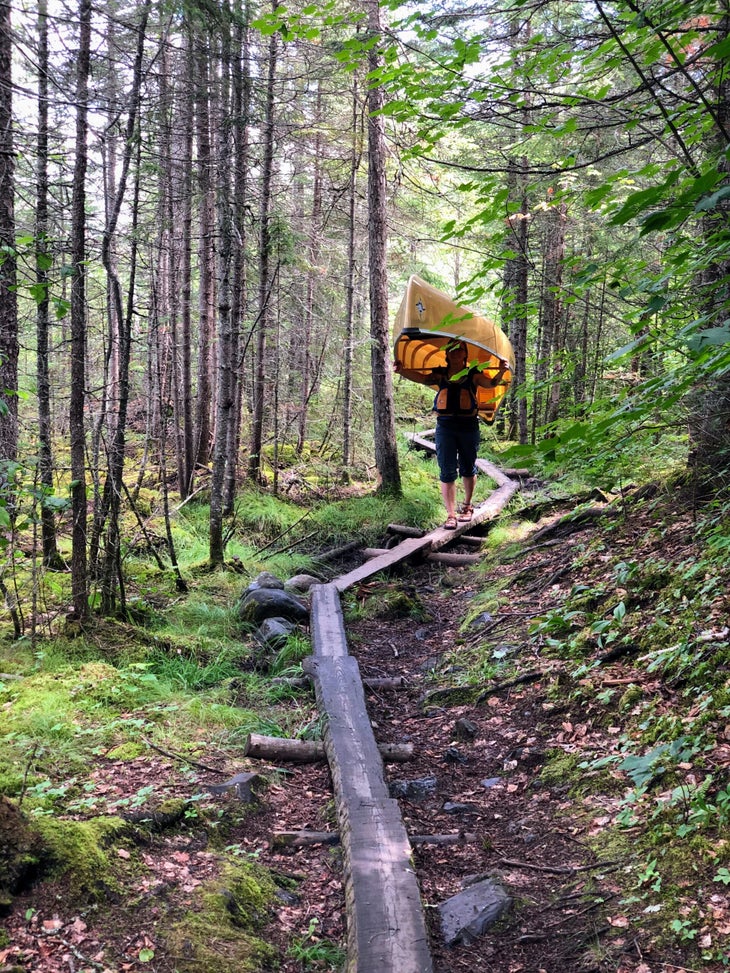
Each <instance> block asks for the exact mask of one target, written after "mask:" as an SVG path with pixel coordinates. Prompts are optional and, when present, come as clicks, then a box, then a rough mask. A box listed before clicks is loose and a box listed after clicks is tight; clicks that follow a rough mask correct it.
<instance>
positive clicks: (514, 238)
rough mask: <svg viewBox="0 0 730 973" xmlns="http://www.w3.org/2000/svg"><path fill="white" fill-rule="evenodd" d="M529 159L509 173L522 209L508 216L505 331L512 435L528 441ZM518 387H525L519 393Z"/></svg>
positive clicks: (513, 194)
mask: <svg viewBox="0 0 730 973" xmlns="http://www.w3.org/2000/svg"><path fill="white" fill-rule="evenodd" d="M527 166H528V163H527V159H526V158H524V157H523V158H522V159H521V160H517V159H510V162H509V170H508V176H507V182H508V187H509V190H510V196H511V197H512V199H513V200H514V201H515V205H516V203H517V201H519V209H517V211H516V212H514V213H512V214H511V215H510V217H509V229H508V231H507V247H508V249H509V250H512V251H513V252H514V254H515V256H514V257H512V258H510V259H509V260H507V261H506V263H505V268H504V290H505V317H506V319H507V320H506V321H505V324H506V328H505V331H506V332H507V334H509V336H510V340H511V342H512V349H513V351H514V354H515V372H514V382H513V385H512V388H511V389H510V430H509V438H515V437H517V438H519V441H520V443H521V444H522V445H525V444H526V443H527V399H526V398H525V395H524V387H525V379H526V377H527V296H528V280H529V277H528V274H529V262H528V255H527V246H528V243H527V239H528V238H527V229H528V221H529V208H528V207H529V204H528V199H527ZM517 390H523V391H522V394H519V395H518V394H517Z"/></svg>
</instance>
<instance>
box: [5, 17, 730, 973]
mask: <svg viewBox="0 0 730 973" xmlns="http://www.w3.org/2000/svg"><path fill="white" fill-rule="evenodd" d="M729 65H730V2H728V0H683V2H679V0H616V2H604V0H591V2H581V0H500V2H496V0H474V2H469V3H466V2H460V0H423V2H418V3H407V2H398V0H385V2H383V0H325V2H323V3H316V4H315V3H308V2H306V0H294V2H291V3H290V2H286V3H277V2H276V0H272V2H271V3H270V4H266V3H264V4H262V3H256V2H252V0H183V2H179V3H178V2H174V0H168V2H164V3H153V2H151V0H143V2H139V3H125V2H124V0H94V2H92V0H37V3H27V2H25V0H16V2H14V3H8V2H4V0H0V594H1V595H2V599H3V607H2V610H0V618H1V619H2V625H3V634H5V635H7V636H8V641H9V642H11V643H12V644H14V645H18V646H23V645H25V644H26V642H27V643H28V644H29V645H30V650H29V651H31V654H32V657H33V659H35V661H34V662H32V665H33V666H35V667H36V668H37V669H39V670H42V669H43V665H44V662H43V659H44V658H46V653H47V652H48V650H47V649H46V648H38V646H39V645H40V646H42V645H43V640H44V639H45V640H51V642H52V641H53V639H55V638H56V637H63V638H66V637H70V636H76V635H81V637H83V636H84V634H85V633H87V632H91V631H93V630H94V623H95V622H96V623H98V624H101V622H102V620H107V621H108V622H111V621H112V620H113V621H114V622H115V623H116V622H119V623H124V624H129V625H130V626H134V625H136V624H137V623H139V622H140V621H142V622H144V623H149V622H150V616H151V614H154V609H156V608H159V607H160V606H161V605H162V603H163V601H164V603H165V604H177V603H178V599H179V601H180V602H181V603H182V601H183V600H184V598H185V596H186V595H187V594H188V592H189V591H190V588H191V585H192V587H195V584H196V583H201V584H203V586H204V590H205V591H206V594H207V595H208V596H210V595H211V589H208V588H205V585H207V584H210V583H211V581H210V579H211V578H213V577H216V576H217V577H218V578H219V579H221V578H223V577H224V576H226V574H232V575H233V577H236V573H237V572H239V573H242V574H249V575H253V574H255V573H256V571H257V570H259V569H261V568H262V567H271V566H272V564H275V562H271V563H268V562H267V563H266V564H264V563H263V562H262V561H261V560H260V558H259V555H260V554H261V552H264V551H265V552H266V556H267V557H268V556H269V555H270V554H272V551H270V550H269V548H270V545H273V544H274V543H275V542H278V545H277V548H276V550H277V551H282V552H283V551H288V549H289V548H290V547H294V545H295V544H297V543H299V539H300V538H301V539H303V541H304V543H305V545H306V543H307V542H309V546H310V548H312V549H314V548H315V547H317V548H318V549H321V548H326V547H334V546H336V545H337V544H339V543H345V542H347V541H348V540H350V539H351V537H352V534H353V532H355V530H356V525H355V520H357V519H358V518H359V522H358V524H357V528H358V529H359V530H361V536H362V537H363V538H364V539H365V540H366V541H372V540H373V538H372V536H370V535H369V534H368V529H369V528H370V527H371V526H372V524H373V523H375V521H377V522H378V523H380V522H381V521H382V520H384V522H385V523H387V522H388V516H389V514H392V512H393V510H397V511H398V512H399V515H400V517H401V519H402V520H403V521H408V520H409V519H410V520H411V521H412V522H414V523H415V522H418V525H419V526H428V523H429V520H433V518H434V517H435V516H436V510H437V507H436V506H435V505H434V501H433V498H432V497H430V495H429V497H430V499H428V500H426V499H424V497H425V496H426V494H427V491H428V490H429V489H430V488H431V487H433V491H432V493H433V495H434V496H435V489H436V488H435V485H434V483H432V482H431V480H430V479H429V477H430V476H432V473H430V474H426V482H427V486H426V487H424V486H423V483H422V482H421V477H422V476H423V474H422V471H421V469H420V468H416V466H415V465H413V463H412V458H411V457H410V455H408V456H405V452H406V450H405V448H404V442H405V441H404V438H403V436H402V434H403V432H404V431H412V430H414V429H415V428H417V427H418V426H419V425H424V424H425V425H427V424H429V423H430V422H431V419H430V418H429V416H430V399H429V394H428V393H427V392H426V391H425V390H424V389H423V388H419V387H417V386H416V385H414V384H413V383H409V382H407V381H403V380H401V379H399V378H398V377H397V376H395V375H394V373H393V363H392V359H393V353H392V342H393V335H392V322H393V318H394V314H395V311H396V310H397V308H398V305H399V303H400V300H401V296H402V294H403V292H404V288H405V286H406V283H407V281H408V279H409V278H410V276H411V275H413V274H417V275H419V276H420V277H422V278H423V279H424V280H425V281H427V282H428V283H430V284H433V285H434V286H436V287H437V288H439V289H440V290H442V291H444V292H445V293H447V294H448V295H450V296H451V297H452V298H454V299H455V300H457V301H458V302H459V303H460V304H461V305H463V306H465V307H468V308H470V309H473V310H474V311H475V312H476V313H479V314H480V315H484V316H485V317H488V318H490V319H492V320H494V321H496V322H498V323H499V325H500V326H501V328H502V329H503V331H504V332H505V334H507V335H508V336H509V338H510V341H511V343H512V347H513V349H514V354H515V368H514V376H513V381H512V383H511V386H510V391H509V395H508V396H507V398H506V400H505V402H504V403H503V405H502V407H501V410H500V412H499V413H498V415H497V418H496V421H495V423H494V424H493V425H492V426H491V427H489V429H487V428H486V427H485V430H484V435H483V442H484V443H485V444H486V448H488V449H489V450H490V451H493V452H494V454H495V455H496V456H498V457H500V458H501V459H502V460H504V462H505V463H507V464H508V465H511V466H516V467H522V466H526V467H529V468H530V469H531V470H532V471H533V472H534V473H538V474H539V475H540V476H543V477H546V478H547V479H550V478H551V477H553V478H554V479H555V481H556V482H557V481H560V482H561V483H563V484H565V485H566V491H568V492H570V491H572V490H575V491H576V492H578V491H579V490H584V489H586V488H587V489H589V490H590V489H596V490H600V491H602V494H601V495H603V496H604V497H605V496H613V495H616V494H618V493H620V492H621V491H623V490H624V489H625V488H628V487H629V486H635V485H637V484H643V483H645V482H646V481H648V480H649V479H654V480H659V479H661V478H663V477H672V481H671V482H672V489H676V490H677V491H681V495H682V497H683V498H685V499H686V498H687V497H689V498H690V501H689V502H690V503H691V505H692V510H693V511H694V512H693V520H692V523H693V524H694V525H695V528H697V524H698V522H699V521H698V518H699V519H701V517H700V515H699V514H698V513H697V511H698V510H700V509H701V510H703V511H705V512H707V511H711V514H708V515H707V516H708V517H710V518H711V519H710V520H705V521H702V525H704V526H703V528H702V529H703V530H706V531H707V535H706V536H710V538H711V544H712V545H714V546H713V547H712V550H713V552H714V553H713V554H712V557H713V558H715V559H716V560H715V561H713V562H712V563H713V564H714V565H715V567H707V566H705V569H706V572H707V577H708V578H709V577H710V575H711V574H712V573H713V572H714V571H716V570H719V569H717V567H716V565H717V563H719V561H717V558H719V559H720V561H721V560H722V558H723V557H725V556H726V554H727V550H728V540H727V536H728V526H727V525H728V516H729V511H730V499H729V497H730V222H729V220H730V68H729ZM404 470H406V471H407V473H406V475H405V476H404ZM612 491H613V492H612ZM351 497H357V498H358V501H363V498H364V502H369V501H370V500H372V502H373V503H376V502H382V503H383V504H386V505H387V504H393V505H395V506H394V507H393V506H391V507H384V508H381V509H380V511H379V512H378V513H377V514H376V513H374V508H371V507H369V506H361V507H357V508H353V509H354V510H355V512H354V513H353V511H350V513H349V514H346V515H345V514H342V512H341V510H340V509H339V508H338V507H337V504H336V501H338V500H341V499H343V498H351ZM678 502H679V501H678ZM287 505H291V506H287ZM315 508H317V509H318V510H319V512H318V513H317V514H316V515H315V516H313V515H312V510H313V509H315ZM384 510H387V512H386V513H383V511H384ZM273 511H276V513H274V512H273ZM348 517H349V519H348ZM308 518H309V519H308ZM317 518H320V519H317ZM338 518H341V519H338ZM353 518H354V519H353ZM183 521H184V523H183ZM304 521H306V523H302V524H301V526H300V523H301V522H304ZM702 525H701V526H702ZM708 525H709V526H708ZM692 529H694V528H692ZM697 529H699V528H697ZM667 530H669V528H667ZM700 533H701V531H700ZM703 536H705V535H703ZM249 541H250V542H251V543H252V544H253V548H254V549H255V554H256V557H254V550H253V549H252V548H250V547H246V544H247V543H248V542H249ZM181 548H183V549H184V550H182V551H181ZM304 550H305V547H302V548H301V549H300V550H299V551H298V556H302V557H303V554H302V552H303V551H304ZM249 554H250V555H251V561H250V563H249V562H248V561H247V557H248V555H249ZM690 556H694V555H687V557H690ZM140 563H143V564H144V567H143V568H142V569H140ZM302 563H304V562H302ZM622 563H624V562H622ZM632 563H633V562H632ZM290 566H292V569H295V568H297V567H299V566H300V565H299V564H298V563H293V565H290ZM305 566H306V565H305ZM221 569H226V570H225V571H224V570H221ZM140 570H142V571H143V572H148V571H151V572H154V571H156V572H158V574H157V575H156V580H155V581H154V582H153V583H149V577H150V576H151V575H150V574H145V575H144V577H145V582H144V584H141V583H140ZM631 570H633V568H631ZM636 570H637V571H638V570H639V568H637V569H636ZM687 570H689V569H687ZM626 571H627V572H629V573H630V570H629V568H627V569H626ZM680 574H681V572H680ZM619 575H621V572H620V571H618V570H617V575H616V577H617V579H618V578H619ZM627 576H628V575H627ZM621 577H623V575H621ZM686 577H689V575H687V576H686ZM159 578H164V584H163V583H162V582H160V581H159V580H157V579H159ZM201 578H207V580H206V581H201V580H200V579H201ZM693 578H694V575H693ZM624 580H625V579H624ZM217 583H218V584H219V585H220V588H221V592H222V593H223V595H225V596H226V597H228V598H229V599H230V600H233V598H234V595H233V594H232V589H231V588H229V587H228V585H229V583H230V580H219V581H218V582H217ZM616 583H617V584H619V583H621V584H623V582H619V581H618V580H617V581H616ZM692 583H694V581H693V582H692ZM667 584H669V582H668V581H667ZM707 585H708V586H709V581H707ZM163 589H164V594H163ZM708 590H709V587H708ZM714 596H715V595H714V594H713V597H714ZM718 597H719V596H718ZM622 599H623V596H619V600H618V604H619V605H621V606H623V605H624V601H623V600H622ZM623 610H624V611H625V608H624V609H623ZM615 611H619V608H618V607H617V608H616V609H615ZM623 617H624V616H623V614H622V615H621V617H620V618H619V617H618V616H616V615H615V614H614V615H613V616H611V620H610V624H612V625H615V626H618V627H620V625H621V624H622V622H623ZM546 619H547V620H545V619H543V620H542V621H541V622H540V624H543V626H544V627H543V628H542V629H540V632H541V637H542V636H544V637H545V638H546V639H547V640H548V641H549V640H550V637H551V631H550V626H551V624H552V623H553V622H554V621H555V619H554V618H552V616H549V617H548V616H546ZM715 622H716V623H717V625H716V628H717V630H718V631H719V630H720V629H721V628H722V625H724V624H726V623H727V618H726V617H725V618H724V619H723V618H719V619H718V618H717V617H715V616H714V615H713V625H714V624H715ZM211 624H212V622H211ZM556 624H557V623H556ZM596 624H599V623H596ZM607 624H608V623H607ZM712 631H713V632H714V631H715V628H713V629H712ZM596 632H598V630H596ZM724 632H725V635H724V636H723V637H724V638H725V639H726V633H727V628H725V629H724ZM179 636H180V638H182V636H183V633H182V632H180V633H179ZM713 637H714V636H713ZM602 638H603V634H602V633H601V632H598V641H599V643H601V639H602ZM132 641H134V640H132ZM175 644H177V643H175ZM726 644H727V643H726V642H724V643H723V645H726ZM601 647H605V645H603V643H601ZM209 649H210V653H211V654H212V656H213V657H215V659H216V660H217V661H220V658H221V656H217V655H216V651H217V650H215V649H214V648H212V647H210V646H209ZM299 650H301V645H299V646H298V647H297V652H298V651H299ZM180 651H181V650H180V649H178V650H177V652H178V655H180ZM186 651H187V649H184V650H182V656H181V658H182V657H184V656H185V652H186ZM295 654H296V653H295ZM301 654H304V652H303V651H302V652H301ZM51 655H52V653H51ZM51 655H49V656H48V657H47V658H51ZM155 659H156V661H155V662H154V665H155V666H158V665H160V666H162V665H163V663H162V662H161V661H160V659H159V658H158V657H157V656H155ZM168 661H169V660H166V661H165V662H164V666H167V665H168ZM178 661H180V660H178ZM209 661H210V660H208V661H207V662H206V665H207V664H208V662H209ZM289 661H291V660H289ZM134 664H135V665H136V664H139V665H141V663H139V662H135V663H134ZM146 664H147V663H145V665H146ZM5 667H6V668H8V669H9V673H5V674H3V673H0V686H2V678H3V677H4V676H9V677H10V679H11V681H12V678H14V676H13V673H14V670H13V669H12V666H10V665H9V664H6V666H5ZM720 669H721V667H720ZM23 671H25V670H23ZM154 671H155V672H157V669H155V670H154ZM160 671H162V670H160ZM165 671H167V670H165ZM197 671H198V670H197V669H196V672H197ZM207 671H208V670H206V672H207ZM216 673H217V676H211V681H210V683H209V684H207V683H206V682H205V680H206V679H207V676H206V677H205V679H203V682H202V683H200V684H198V683H197V682H196V683H195V685H196V688H198V689H199V688H201V687H202V686H203V684H206V685H212V684H213V683H214V682H215V680H216V678H218V677H220V678H221V679H223V678H233V672H232V671H231V670H230V669H228V668H226V666H223V667H222V668H220V669H219V670H218V669H217V670H216ZM129 678H130V680H132V681H134V679H136V678H137V677H136V676H134V679H132V677H131V676H130V677H129ZM176 678H177V677H176ZM181 678H182V677H181ZM195 678H196V679H197V678H198V677H197V676H196V677H195ZM201 678H202V677H201ZM683 678H684V676H683ZM92 681H93V680H92ZM130 685H131V682H130ZM135 686H137V684H136V683H135ZM138 689H139V691H140V692H141V691H142V689H141V688H140V687H137V688H136V689H135V692H137V691H138ZM725 692H726V690H725ZM723 699H724V697H723ZM128 702H129V700H128ZM721 702H722V700H720V701H719V702H718V703H717V705H718V706H719V705H720V703H721ZM724 705H725V708H724V710H721V711H720V712H721V713H727V711H728V707H727V701H726V700H725V703H724ZM130 706H131V703H130ZM723 718H724V717H723ZM718 719H720V717H718ZM51 722H52V721H51ZM59 725H60V724H59ZM728 732H730V731H728ZM26 743H27V741H26ZM39 746H40V745H39V744H37V743H33V744H32V745H30V744H28V746H27V747H26V749H25V751H24V753H26V755H27V752H28V750H29V749H30V750H31V751H32V755H31V757H30V758H28V759H29V763H28V765H27V767H26V769H25V771H24V772H23V773H20V774H19V776H17V779H16V778H14V781H15V783H14V784H13V785H12V786H10V785H8V786H7V787H5V785H4V784H2V788H0V789H1V790H2V793H7V794H10V795H13V794H14V795H16V796H17V794H18V793H20V795H21V798H20V800H21V803H22V800H23V795H24V794H25V791H26V785H27V783H28V780H27V779H30V780H32V778H33V773H35V770H34V771H33V773H31V765H32V766H33V767H36V763H38V762H40V763H42V760H41V755H42V753H43V752H45V751H43V750H42V749H41V750H39V749H38V747H39ZM34 761H35V762H34ZM46 770H47V768H46ZM47 772H48V774H49V779H51V777H52V776H53V775H52V774H51V772H50V771H47ZM66 772H67V770H66V769H65V770H64V771H63V773H66ZM3 773H4V771H3ZM38 773H39V774H41V777H42V773H41V771H38ZM0 777H2V774H0ZM3 779H4V778H3ZM0 783H2V781H0ZM39 786H40V785H39ZM49 786H50V785H49ZM708 786H709V785H708ZM13 788H15V790H14V789H13ZM49 807H50V805H49ZM727 807H730V804H728V805H727ZM727 807H726V808H725V811H724V812H723V813H725V814H726V816H725V817H724V818H723V820H724V822H725V824H727ZM713 826H714V825H713ZM718 874H720V873H718ZM722 874H724V875H727V869H726V868H723V870H722ZM715 881H719V880H718V879H715ZM721 881H722V883H724V884H727V882H726V880H725V878H723V879H722V880H721ZM727 881H730V878H728V879H727ZM0 945H1V944H0ZM144 949H146V947H144V948H143V951H144ZM718 955H719V954H718V953H713V954H712V957H713V960H714V961H717V957H718ZM0 965H1V964H0ZM92 966H93V964H92ZM94 968H96V967H94ZM99 968H100V969H101V965H99ZM673 968H678V967H673Z"/></svg>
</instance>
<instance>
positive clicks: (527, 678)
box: [474, 669, 546, 703]
mask: <svg viewBox="0 0 730 973" xmlns="http://www.w3.org/2000/svg"><path fill="white" fill-rule="evenodd" d="M544 675H546V673H545V672H544V671H543V670H542V669H533V670H532V672H524V673H523V674H522V675H521V676H517V678H516V679H510V680H508V681H507V682H497V683H495V684H494V685H493V686H490V687H489V688H488V689H485V690H484V692H483V693H480V694H479V695H478V696H477V698H476V699H475V700H474V702H475V703H483V702H484V700H485V699H487V697H488V696H491V695H492V693H501V692H502V691H503V690H505V689H512V688H513V687H514V686H523V685H525V683H530V682H537V681H538V679H542V677H543V676H544Z"/></svg>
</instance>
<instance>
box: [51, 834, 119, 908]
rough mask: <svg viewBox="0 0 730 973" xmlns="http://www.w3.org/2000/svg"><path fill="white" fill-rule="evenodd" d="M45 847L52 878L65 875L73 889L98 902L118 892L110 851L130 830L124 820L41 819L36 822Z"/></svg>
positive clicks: (86, 898) (85, 897) (87, 898)
mask: <svg viewBox="0 0 730 973" xmlns="http://www.w3.org/2000/svg"><path fill="white" fill-rule="evenodd" d="M35 826H36V829H37V831H38V832H39V834H40V836H41V838H42V840H43V843H44V845H45V854H44V860H45V864H46V867H47V868H48V869H49V870H50V873H51V874H52V875H57V876H63V877H64V878H66V879H67V880H68V882H69V887H70V889H72V890H73V892H74V893H79V894H80V895H81V896H82V897H83V898H84V899H85V900H89V899H90V900H92V901H96V900H97V899H103V898H105V897H106V895H107V894H108V892H109V891H115V890H118V883H117V881H116V879H115V877H114V868H113V867H112V859H111V858H110V856H109V854H108V852H107V850H106V849H107V848H108V847H109V845H110V844H111V843H112V842H113V841H114V839H115V838H117V837H119V836H120V835H121V834H123V833H125V832H126V831H127V830H128V827H129V826H128V825H127V823H126V822H125V821H122V819H121V818H91V819H90V820H89V821H68V820H64V819H60V818H39V819H38V821H37V823H36V825H35Z"/></svg>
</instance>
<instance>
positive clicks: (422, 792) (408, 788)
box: [388, 777, 438, 801]
mask: <svg viewBox="0 0 730 973" xmlns="http://www.w3.org/2000/svg"><path fill="white" fill-rule="evenodd" d="M437 787H438V781H437V780H436V778H435V777H421V778H419V779H418V780H394V781H391V783H390V785H389V788H388V789H389V791H390V796H391V797H404V798H406V800H408V801H424V800H425V799H426V798H427V797H430V796H432V795H433V794H435V793H436V788H437Z"/></svg>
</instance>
